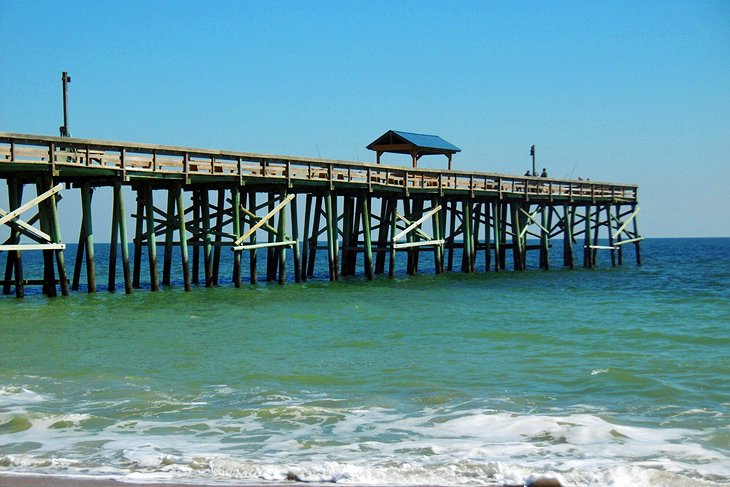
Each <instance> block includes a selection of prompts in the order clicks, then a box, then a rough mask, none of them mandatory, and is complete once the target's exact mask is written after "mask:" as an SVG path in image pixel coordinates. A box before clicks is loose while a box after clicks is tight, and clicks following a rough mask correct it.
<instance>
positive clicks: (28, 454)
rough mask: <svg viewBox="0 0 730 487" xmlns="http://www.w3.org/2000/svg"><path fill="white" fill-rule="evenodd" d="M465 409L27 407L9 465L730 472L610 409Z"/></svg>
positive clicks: (272, 476) (273, 478) (584, 478)
mask: <svg viewBox="0 0 730 487" xmlns="http://www.w3.org/2000/svg"><path fill="white" fill-rule="evenodd" d="M226 393H230V391H226ZM29 397H34V396H33V395H32V394H31V395H29ZM317 403H333V404H337V401H321V400H320V401H319V402H316V401H315V404H317ZM187 406H188V405H187V403H184V402H179V403H178V404H177V407H178V408H180V410H181V411H182V410H185V409H186V408H187ZM463 407H464V405H456V406H455V407H453V408H444V407H442V408H438V409H429V408H427V409H423V410H421V411H419V412H418V414H414V412H413V411H411V412H409V413H406V414H404V413H403V412H401V411H398V410H394V409H387V408H381V407H374V408H367V409H365V408H351V409H348V408H341V407H325V406H321V405H312V401H307V402H306V403H303V404H296V403H295V401H294V400H293V399H291V398H286V399H285V400H284V403H283V404H279V405H269V406H267V407H262V408H259V409H255V410H250V411H240V412H239V413H238V414H235V415H229V416H225V417H222V418H219V419H215V420H210V419H206V418H191V419H188V420H163V419H144V420H143V419H136V420H133V421H131V420H124V421H119V422H114V423H108V422H104V421H100V420H99V418H94V417H92V416H91V415H89V414H83V413H67V414H41V413H36V412H32V411H31V412H28V411H24V412H23V410H22V409H18V407H17V405H16V407H15V408H14V409H13V410H12V412H5V413H0V424H2V425H8V424H10V423H11V422H13V421H15V422H16V423H17V422H24V424H25V425H26V426H25V427H23V428H19V429H18V430H17V431H11V430H10V429H9V428H5V429H4V430H3V431H4V433H3V434H2V435H0V442H2V445H1V446H0V451H3V450H4V451H5V452H6V453H5V454H3V455H0V468H3V469H7V470H8V471H15V472H27V473H50V474H59V473H60V474H63V475H88V474H92V475H93V474H98V475H105V476H109V475H112V476H114V478H117V479H122V480H123V479H127V480H129V481H201V480H202V481H215V482H229V481H230V482H233V481H243V482H257V481H265V482H282V481H287V480H289V481H291V480H292V479H295V480H298V481H302V482H309V483H344V484H356V485H424V484H428V485H456V484H459V485H462V484H474V485H519V484H522V483H525V482H529V481H530V479H534V478H542V477H546V476H547V477H551V478H555V479H558V480H559V481H560V482H561V484H562V485H566V486H567V485H575V486H579V485H580V486H585V485H609V486H624V485H669V486H708V485H723V482H725V481H720V480H719V479H727V478H728V476H729V474H730V461H729V460H728V458H727V456H726V455H725V454H723V453H722V452H721V451H717V450H714V449H712V448H708V447H707V446H706V445H704V444H703V443H702V440H703V438H704V437H705V436H706V435H707V434H708V432H706V431H699V432H698V431H693V430H690V429H687V428H672V427H664V428H653V427H644V426H639V425H633V424H622V423H619V422H617V421H615V420H613V419H612V418H611V414H610V413H609V412H602V413H600V414H597V412H596V411H584V412H573V413H571V414H568V415H557V414H555V415H546V414H524V413H518V412H505V411H495V410H491V409H490V410H484V409H479V410H473V409H472V410H465V409H463ZM687 414H695V413H693V412H692V411H688V412H687ZM98 426H101V427H98ZM0 428H3V426H0Z"/></svg>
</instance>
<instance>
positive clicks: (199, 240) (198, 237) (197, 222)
mask: <svg viewBox="0 0 730 487" xmlns="http://www.w3.org/2000/svg"><path fill="white" fill-rule="evenodd" d="M202 192H203V190H201V189H194V190H193V221H192V222H191V223H192V227H193V228H194V233H193V237H194V239H195V245H194V246H193V268H192V276H191V281H192V283H193V284H199V283H200V251H201V245H202V244H203V235H204V234H203V230H202V222H201V216H200V214H201V209H202V206H203V204H202V203H201V202H202V201H203V197H202ZM208 224H210V222H208Z"/></svg>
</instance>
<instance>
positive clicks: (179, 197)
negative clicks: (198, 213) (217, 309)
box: [175, 185, 192, 291]
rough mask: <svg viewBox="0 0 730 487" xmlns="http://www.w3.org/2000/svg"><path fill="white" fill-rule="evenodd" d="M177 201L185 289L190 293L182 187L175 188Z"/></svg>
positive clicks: (186, 231)
mask: <svg viewBox="0 0 730 487" xmlns="http://www.w3.org/2000/svg"><path fill="white" fill-rule="evenodd" d="M175 199H176V200H177V228H178V238H179V239H180V259H181V261H182V273H183V288H184V289H185V290H186V291H190V290H191V289H192V286H191V284H190V266H189V263H188V230H187V227H186V226H185V202H184V200H183V191H182V187H181V186H180V185H177V186H176V187H175Z"/></svg>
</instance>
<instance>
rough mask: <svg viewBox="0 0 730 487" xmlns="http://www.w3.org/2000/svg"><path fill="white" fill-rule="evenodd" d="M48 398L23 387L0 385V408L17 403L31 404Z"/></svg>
mask: <svg viewBox="0 0 730 487" xmlns="http://www.w3.org/2000/svg"><path fill="white" fill-rule="evenodd" d="M47 399H48V398H47V397H46V396H43V395H42V394H38V393H37V392H33V391H31V390H29V389H26V388H24V387H17V386H3V387H0V408H2V407H7V406H16V405H19V404H32V403H39V402H43V401H46V400H47Z"/></svg>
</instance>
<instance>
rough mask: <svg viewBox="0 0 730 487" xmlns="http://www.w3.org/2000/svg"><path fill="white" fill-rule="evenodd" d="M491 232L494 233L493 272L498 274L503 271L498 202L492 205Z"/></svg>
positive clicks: (500, 213) (499, 206)
mask: <svg viewBox="0 0 730 487" xmlns="http://www.w3.org/2000/svg"><path fill="white" fill-rule="evenodd" d="M492 214H493V215H494V216H493V221H492V231H493V233H494V272H499V271H501V270H502V269H503V267H502V266H501V262H502V252H503V251H504V250H503V249H504V247H502V204H501V203H500V202H499V201H494V202H493V203H492Z"/></svg>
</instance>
